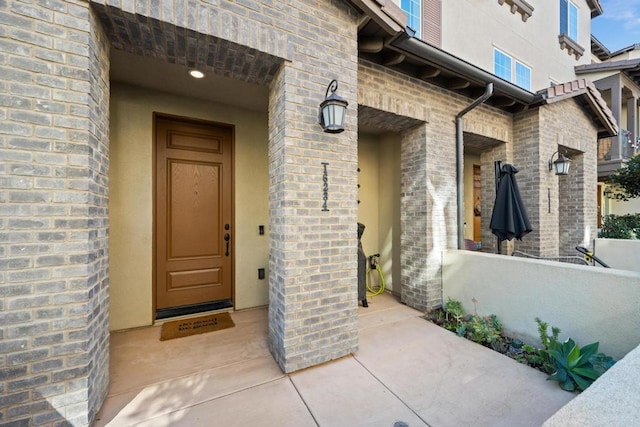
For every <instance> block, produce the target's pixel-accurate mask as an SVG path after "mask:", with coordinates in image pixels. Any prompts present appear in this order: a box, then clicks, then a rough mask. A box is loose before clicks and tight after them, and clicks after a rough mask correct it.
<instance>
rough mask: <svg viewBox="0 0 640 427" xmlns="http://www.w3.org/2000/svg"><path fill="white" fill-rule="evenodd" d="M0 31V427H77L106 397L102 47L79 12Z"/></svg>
mask: <svg viewBox="0 0 640 427" xmlns="http://www.w3.org/2000/svg"><path fill="white" fill-rule="evenodd" d="M0 21H1V22H2V25H0V74H1V75H2V81H1V82H0V120H1V121H0V150H1V157H2V159H3V161H2V165H1V166H0V168H1V170H2V173H3V177H2V178H1V180H0V187H1V188H2V190H1V192H0V200H1V201H2V206H1V207H0V215H1V217H0V228H1V229H0V257H1V260H0V284H1V286H0V297H1V298H2V299H1V300H0V309H1V310H2V314H1V315H0V327H1V328H2V329H1V330H0V338H1V339H2V341H1V342H0V354H2V357H0V394H1V397H0V422H2V423H3V424H4V423H7V424H11V425H30V424H37V425H49V424H54V423H60V422H63V421H64V420H66V421H67V422H68V423H70V424H73V425H87V424H89V423H90V422H91V420H92V418H93V416H94V414H95V412H96V411H97V410H98V408H99V406H100V405H101V403H102V401H103V399H104V396H105V395H106V392H107V387H108V357H109V352H108V321H109V320H108V298H109V297H108V275H107V274H108V253H107V244H108V242H107V227H108V220H107V215H108V212H107V196H108V179H107V172H108V167H109V144H108V143H109V140H108V132H109V131H108V126H109V123H108V120H109V115H108V108H109V105H108V104H109V79H108V73H109V70H108V64H109V62H108V42H107V40H106V38H105V35H104V33H103V32H102V30H101V28H100V26H99V25H98V24H97V22H96V19H95V17H94V15H93V14H92V13H91V11H90V9H89V6H88V3H86V2H84V1H56V2H40V3H38V4H32V3H29V4H26V3H24V2H18V1H5V2H2V12H1V13H0Z"/></svg>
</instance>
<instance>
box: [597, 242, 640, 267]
mask: <svg viewBox="0 0 640 427" xmlns="http://www.w3.org/2000/svg"><path fill="white" fill-rule="evenodd" d="M593 254H594V255H595V256H597V257H598V258H600V259H601V260H602V261H604V262H605V263H607V264H608V265H609V266H610V267H611V268H618V269H620V270H629V271H637V272H640V263H639V262H638V258H639V256H640V255H639V254H640V240H623V239H595V240H594V241H593Z"/></svg>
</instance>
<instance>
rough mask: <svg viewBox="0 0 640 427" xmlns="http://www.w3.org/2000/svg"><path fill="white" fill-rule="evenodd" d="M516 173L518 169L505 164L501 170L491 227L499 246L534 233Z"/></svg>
mask: <svg viewBox="0 0 640 427" xmlns="http://www.w3.org/2000/svg"><path fill="white" fill-rule="evenodd" d="M516 173H518V169H517V168H516V167H515V166H513V165H510V164H504V165H502V166H501V168H500V180H499V184H498V189H497V191H496V201H495V203H494V204H493V213H492V214H491V223H490V225H489V227H490V228H491V231H492V232H493V234H495V235H496V236H497V237H498V244H499V243H500V242H501V241H503V240H511V239H513V238H514V237H515V238H516V239H518V240H522V237H523V236H524V235H525V234H527V233H530V232H531V231H532V228H531V223H530V222H529V217H528V216H527V211H526V209H525V207H524V203H523V202H522V197H521V196H520V190H519V189H518V183H517V182H516V177H515V174H516ZM498 248H499V246H498Z"/></svg>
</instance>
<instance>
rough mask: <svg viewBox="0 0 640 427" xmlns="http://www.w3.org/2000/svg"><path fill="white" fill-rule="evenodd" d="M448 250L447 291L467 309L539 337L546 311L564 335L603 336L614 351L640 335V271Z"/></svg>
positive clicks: (585, 340) (605, 348) (527, 337)
mask: <svg viewBox="0 0 640 427" xmlns="http://www.w3.org/2000/svg"><path fill="white" fill-rule="evenodd" d="M443 256H444V262H443V265H444V267H443V279H442V280H443V297H444V298H445V299H448V298H452V299H455V300H458V301H460V302H462V304H463V306H464V310H465V312H466V313H474V312H475V310H477V313H478V314H479V315H481V316H488V315H490V314H495V315H497V316H498V318H499V319H500V321H501V322H502V323H503V325H504V328H505V332H506V333H507V334H508V335H510V336H513V337H519V338H521V339H523V341H525V342H529V343H532V344H537V345H539V344H540V342H539V334H538V331H537V324H536V322H535V318H536V317H539V318H540V319H542V320H543V321H545V322H547V323H548V324H549V325H552V326H557V327H559V328H560V329H561V333H560V338H561V339H562V340H564V339H566V338H568V337H571V338H573V339H574V340H575V342H576V343H578V344H579V345H580V346H584V345H587V344H590V343H592V342H595V341H599V342H600V348H599V349H600V351H602V352H604V353H607V354H608V355H610V356H611V357H613V358H614V359H620V358H622V357H623V356H624V355H625V354H627V353H628V352H629V351H631V350H632V349H633V348H635V347H636V346H637V345H638V342H640V329H638V327H637V324H638V321H637V312H638V304H640V273H637V272H631V271H623V270H615V269H608V268H599V267H593V266H581V265H573V264H567V263H560V262H554V261H541V260H532V259H525V258H520V257H507V256H498V255H495V254H483V253H479V252H471V251H446V252H445V253H444V255H443ZM474 299H475V300H476V301H477V303H476V304H475V305H474V303H473V300H474Z"/></svg>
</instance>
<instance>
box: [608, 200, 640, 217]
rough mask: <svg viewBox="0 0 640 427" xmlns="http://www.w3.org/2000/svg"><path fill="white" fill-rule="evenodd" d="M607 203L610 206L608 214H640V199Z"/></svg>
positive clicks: (609, 201)
mask: <svg viewBox="0 0 640 427" xmlns="http://www.w3.org/2000/svg"><path fill="white" fill-rule="evenodd" d="M605 203H608V204H609V210H608V214H612V215H626V214H635V213H639V212H640V199H631V200H629V201H626V202H622V201H618V200H613V199H606V202H605Z"/></svg>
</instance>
